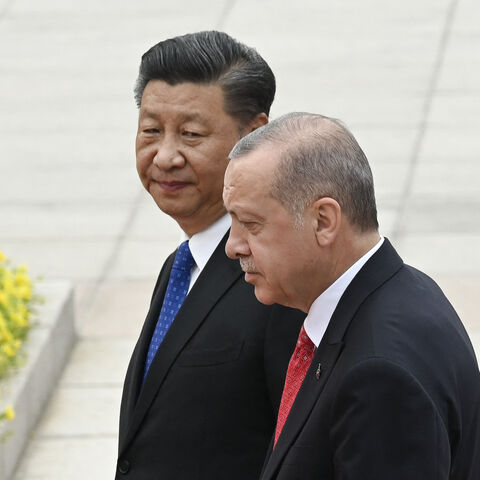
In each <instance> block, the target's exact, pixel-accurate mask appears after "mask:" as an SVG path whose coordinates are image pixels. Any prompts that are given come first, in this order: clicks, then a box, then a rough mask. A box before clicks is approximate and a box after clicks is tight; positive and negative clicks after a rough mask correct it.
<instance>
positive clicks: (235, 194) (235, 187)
mask: <svg viewBox="0 0 480 480" xmlns="http://www.w3.org/2000/svg"><path fill="white" fill-rule="evenodd" d="M276 158H277V157H276V152H275V150H274V148H272V147H268V148H262V147H260V148H258V149H257V150H254V151H253V152H250V153H248V154H246V155H244V156H241V157H239V158H237V159H234V160H232V161H230V163H229V164H228V167H227V171H226V173H225V184H224V199H225V203H226V204H232V207H233V204H236V205H240V204H245V203H246V202H248V201H255V202H256V201H259V200H260V199H265V198H267V197H270V186H271V182H272V176H273V174H274V168H275V165H276Z"/></svg>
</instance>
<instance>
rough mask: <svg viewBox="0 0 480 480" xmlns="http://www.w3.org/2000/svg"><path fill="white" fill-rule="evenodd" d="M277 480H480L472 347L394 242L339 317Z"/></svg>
mask: <svg viewBox="0 0 480 480" xmlns="http://www.w3.org/2000/svg"><path fill="white" fill-rule="evenodd" d="M317 377H318V378H317ZM271 479H277V480H287V479H288V480H296V479H298V480H300V479H301V480H313V479H315V480H320V479H321V480H329V479H342V480H357V479H358V480H373V479H378V480H396V479H398V480H400V479H401V480H406V479H408V480H412V479H418V480H443V479H452V480H453V479H455V480H478V479H480V375H479V371H478V366H477V362H476V359H475V354H474V352H473V349H472V346H471V343H470V341H469V339H468V336H467V334H466V332H465V330H464V328H463V326H462V324H461V322H460V319H459V318H458V316H457V314H456V313H455V311H454V310H453V308H452V306H451V305H450V303H449V302H448V300H447V299H446V298H445V296H444V295H443V293H442V291H441V290H440V289H439V287H438V286H437V285H436V284H435V283H434V282H433V280H431V279H430V278H429V277H427V276H426V275H425V274H423V273H421V272H419V271H418V270H416V269H414V268H411V267H409V266H407V265H404V264H403V262H402V260H401V259H400V257H399V256H398V255H397V253H396V252H395V250H394V249H393V247H392V246H391V244H390V243H389V242H388V241H387V240H385V242H384V244H383V245H382V247H381V248H380V249H379V250H378V251H377V252H376V253H375V254H374V255H373V256H372V257H371V258H370V259H369V261H368V262H367V263H366V264H365V265H364V267H363V268H362V269H361V270H360V272H359V273H358V275H357V276H356V277H355V278H354V279H353V281H352V283H351V284H350V285H349V287H348V288H347V290H346V291H345V293H344V295H343V296H342V298H341V300H340V302H339V304H338V306H337V308H336V310H335V312H334V314H333V316H332V319H331V321H330V324H329V326H328V329H327V331H326V333H325V336H324V338H323V339H322V341H321V343H320V345H319V348H318V349H317V351H316V354H315V357H314V359H313V362H312V365H311V367H310V369H309V371H308V373H307V376H306V378H305V381H304V383H303V385H302V387H301V388H300V391H299V393H298V396H297V398H296V400H295V403H294V405H293V406H292V410H291V412H290V415H289V417H288V418H287V421H286V423H285V426H284V428H283V431H282V433H281V435H280V437H279V439H278V443H277V445H276V447H275V449H274V450H273V453H271V455H270V456H269V458H267V461H266V463H265V467H264V471H263V475H262V480H271Z"/></svg>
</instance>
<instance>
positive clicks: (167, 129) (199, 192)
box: [136, 80, 240, 236]
mask: <svg viewBox="0 0 480 480" xmlns="http://www.w3.org/2000/svg"><path fill="white" fill-rule="evenodd" d="M239 138H240V130H239V125H238V124H237V122H236V121H235V120H234V119H233V118H232V117H231V116H230V115H228V114H227V113H225V111H224V96H223V92H222V90H221V88H220V87H219V86H218V85H214V84H209V85H204V84H194V83H181V84H178V85H169V84H167V83H165V82H163V81H160V80H151V81H150V82H148V84H147V86H146V88H145V90H144V92H143V96H142V103H141V106H140V114H139V120H138V131H137V140H136V154H137V171H138V174H139V176H140V179H141V181H142V183H143V186H144V187H145V189H146V190H147V191H148V192H149V193H150V195H152V197H153V199H154V200H155V202H156V204H157V205H158V206H159V208H160V209H161V210H162V211H163V212H165V213H166V214H168V215H170V216H171V217H173V218H174V219H175V220H176V221H177V222H178V223H179V225H180V226H181V227H182V228H183V230H184V231H185V232H186V233H187V234H188V235H190V236H191V235H193V234H194V233H197V232H199V231H201V230H203V229H205V228H207V227H208V226H209V225H210V224H212V223H213V222H214V221H215V220H217V219H218V218H219V217H220V216H222V215H223V214H224V212H225V210H224V207H223V202H222V188H223V177H224V173H225V169H226V166H227V156H228V154H229V152H230V150H231V149H232V148H233V146H234V145H235V143H236V142H237V141H238V140H239Z"/></svg>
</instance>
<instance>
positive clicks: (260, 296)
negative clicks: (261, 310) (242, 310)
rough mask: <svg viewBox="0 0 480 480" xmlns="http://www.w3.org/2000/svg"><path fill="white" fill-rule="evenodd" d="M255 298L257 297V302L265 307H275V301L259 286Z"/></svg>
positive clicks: (256, 288)
mask: <svg viewBox="0 0 480 480" xmlns="http://www.w3.org/2000/svg"><path fill="white" fill-rule="evenodd" d="M255 296H256V297H257V300H258V301H259V302H260V303H263V304H264V305H273V304H274V303H275V300H273V298H272V297H271V296H269V295H268V293H267V292H265V291H263V290H262V289H261V288H259V287H257V286H255Z"/></svg>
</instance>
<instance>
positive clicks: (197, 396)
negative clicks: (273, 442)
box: [116, 234, 305, 480]
mask: <svg viewBox="0 0 480 480" xmlns="http://www.w3.org/2000/svg"><path fill="white" fill-rule="evenodd" d="M227 235H228V234H227ZM227 235H226V236H225V238H224V239H223V240H222V242H221V243H220V244H219V246H218V247H217V249H216V250H215V252H214V253H213V255H212V257H211V258H210V260H209V262H208V263H207V265H206V266H205V268H204V270H203V271H202V272H201V274H200V276H199V278H198V279H197V281H196V282H195V284H194V286H193V287H192V289H191V291H190V293H189V294H188V296H187V298H186V299H185V302H184V303H183V305H182V307H181V309H180V310H179V312H178V314H177V317H176V318H175V321H174V322H173V324H172V326H171V327H170V329H169V330H168V332H167V334H166V336H165V338H164V340H163V342H162V344H161V345H160V347H159V349H158V352H157V354H156V357H155V359H154V360H153V362H152V365H151V367H150V370H149V373H148V377H147V379H146V381H145V384H144V386H143V388H141V382H142V377H143V370H144V364H145V356H146V352H147V349H148V345H149V343H150V339H151V337H152V334H153V330H154V328H155V325H156V322H157V319H158V316H159V313H160V308H161V305H162V302H163V297H164V295H165V290H166V287H167V283H168V278H169V275H170V270H171V267H172V264H173V260H174V256H175V255H174V254H172V255H171V256H170V257H169V258H168V259H167V260H166V262H165V264H164V266H163V268H162V271H161V272H160V276H159V278H158V281H157V284H156V286H155V290H154V293H153V298H152V303H151V306H150V311H149V312H148V315H147V318H146V321H145V324H144V327H143V330H142V332H141V334H140V338H139V340H138V343H137V345H136V347H135V350H134V352H133V355H132V359H131V361H130V365H129V367H128V371H127V376H126V380H125V385H124V391H123V398H122V406H121V414H120V436H119V460H118V465H117V475H116V478H117V479H134V480H156V479H161V480H170V479H172V480H173V479H175V480H179V479H185V480H197V479H198V480H200V479H202V480H203V479H205V480H206V479H208V480H215V479H222V480H225V479H229V480H233V479H238V480H248V479H258V477H259V475H260V472H261V468H262V464H263V461H264V458H265V454H266V451H267V448H268V444H269V441H270V437H271V435H272V432H273V429H274V425H275V421H276V414H277V411H278V405H279V403H280V397H281V393H282V390H283V383H284V377H285V373H286V368H287V365H288V361H289V359H290V356H291V354H292V352H293V349H294V347H295V342H296V339H297V336H298V332H299V330H300V326H301V324H302V322H303V319H304V317H305V314H304V313H302V312H300V311H298V310H292V309H287V308H284V307H281V306H279V305H275V306H272V307H267V306H265V305H262V304H261V303H259V302H258V301H257V299H256V298H255V296H254V293H253V288H252V287H251V285H249V284H247V283H245V281H244V279H243V273H242V271H241V269H240V266H239V262H238V261H233V260H230V259H229V258H228V257H227V256H226V254H225V242H226V239H227Z"/></svg>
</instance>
